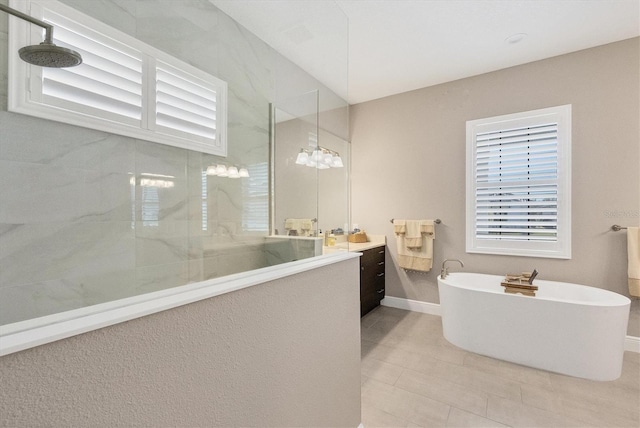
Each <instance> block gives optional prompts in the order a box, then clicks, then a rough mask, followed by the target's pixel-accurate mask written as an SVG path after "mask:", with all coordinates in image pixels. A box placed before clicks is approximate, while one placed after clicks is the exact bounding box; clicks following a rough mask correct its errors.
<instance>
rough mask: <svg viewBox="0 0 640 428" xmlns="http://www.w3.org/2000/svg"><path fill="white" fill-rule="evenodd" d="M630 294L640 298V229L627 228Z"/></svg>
mask: <svg viewBox="0 0 640 428" xmlns="http://www.w3.org/2000/svg"><path fill="white" fill-rule="evenodd" d="M627 254H628V257H629V294H631V295H632V296H634V297H640V227H627Z"/></svg>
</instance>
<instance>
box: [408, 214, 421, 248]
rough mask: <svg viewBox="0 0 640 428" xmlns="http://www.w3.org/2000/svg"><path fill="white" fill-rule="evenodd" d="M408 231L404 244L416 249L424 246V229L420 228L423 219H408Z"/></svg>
mask: <svg viewBox="0 0 640 428" xmlns="http://www.w3.org/2000/svg"><path fill="white" fill-rule="evenodd" d="M406 222H407V223H406V225H407V227H406V232H405V235H404V245H405V246H406V247H407V248H413V249H415V250H417V249H420V248H421V247H422V231H421V230H420V225H421V224H420V223H421V220H407V221H406Z"/></svg>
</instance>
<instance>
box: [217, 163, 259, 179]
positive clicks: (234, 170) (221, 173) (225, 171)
mask: <svg viewBox="0 0 640 428" xmlns="http://www.w3.org/2000/svg"><path fill="white" fill-rule="evenodd" d="M207 175H215V176H217V177H228V178H247V177H249V170H248V169H247V168H239V167H237V166H233V165H232V166H229V167H227V166H226V165H223V164H218V165H210V166H208V167H207Z"/></svg>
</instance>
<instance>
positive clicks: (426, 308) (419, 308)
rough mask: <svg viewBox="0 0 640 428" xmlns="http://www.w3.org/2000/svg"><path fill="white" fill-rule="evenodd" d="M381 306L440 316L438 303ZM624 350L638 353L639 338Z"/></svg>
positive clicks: (395, 301)
mask: <svg viewBox="0 0 640 428" xmlns="http://www.w3.org/2000/svg"><path fill="white" fill-rule="evenodd" d="M380 304H381V305H382V306H388V307H390V308H396V309H404V310H405V311H413V312H422V313H423V314H430V315H438V316H441V315H442V313H441V311H440V305H439V304H438V303H429V302H422V301H420V300H411V299H403V298H401V297H393V296H386V297H385V298H384V299H382V301H381V302H380ZM624 350H625V351H630V352H637V353H640V337H636V336H627V337H626V339H625V341H624Z"/></svg>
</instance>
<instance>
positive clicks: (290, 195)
mask: <svg viewBox="0 0 640 428" xmlns="http://www.w3.org/2000/svg"><path fill="white" fill-rule="evenodd" d="M271 140H272V141H271V150H272V172H271V178H272V184H271V189H272V212H271V214H272V215H271V238H272V239H271V240H270V245H271V246H272V247H273V246H277V249H274V248H270V251H271V253H272V254H274V253H276V254H278V259H277V261H278V262H282V261H293V260H300V259H304V258H307V257H314V256H317V255H320V254H322V239H321V238H320V237H319V230H318V173H319V170H318V168H317V166H318V161H319V160H320V152H319V150H318V91H310V92H307V93H304V94H302V95H300V96H297V97H293V98H289V99H287V100H284V101H281V102H279V103H278V104H277V105H275V106H273V113H272V136H271Z"/></svg>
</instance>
